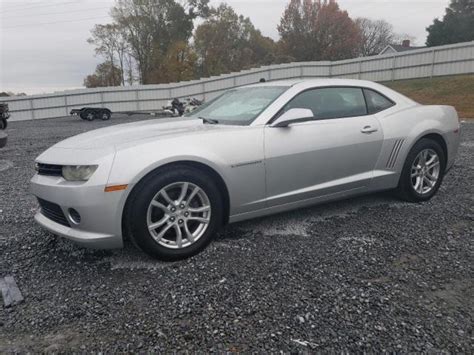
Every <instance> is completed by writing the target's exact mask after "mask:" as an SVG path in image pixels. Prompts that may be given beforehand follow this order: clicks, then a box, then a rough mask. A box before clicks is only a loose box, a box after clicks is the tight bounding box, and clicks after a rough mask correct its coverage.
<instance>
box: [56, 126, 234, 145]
mask: <svg viewBox="0 0 474 355" xmlns="http://www.w3.org/2000/svg"><path fill="white" fill-rule="evenodd" d="M224 127H226V126H223V125H208V124H203V122H202V121H201V120H197V119H190V118H172V119H152V120H147V121H140V122H133V123H127V124H121V125H116V126H111V127H107V128H101V129H97V130H94V131H90V132H86V133H82V134H79V135H77V136H74V137H71V138H68V139H66V140H64V141H62V142H59V143H58V144H56V145H55V146H54V147H55V148H65V149H104V148H115V149H117V148H119V147H120V146H125V145H127V144H128V143H131V142H137V141H145V140H147V139H154V138H170V137H172V136H176V135H179V136H182V135H187V134H196V133H198V132H204V131H210V130H219V129H222V128H224ZM227 127H229V126H227Z"/></svg>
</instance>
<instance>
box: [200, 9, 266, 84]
mask: <svg viewBox="0 0 474 355" xmlns="http://www.w3.org/2000/svg"><path fill="white" fill-rule="evenodd" d="M194 45H195V48H196V52H197V54H198V58H199V62H200V64H201V68H200V74H201V75H204V76H210V75H218V74H222V73H226V72H231V71H239V70H242V69H245V68H250V67H254V66H258V65H261V64H270V63H267V62H268V61H271V60H272V57H271V54H272V52H273V51H274V48H275V43H274V41H273V40H272V39H270V38H268V37H264V36H263V35H262V34H261V32H260V31H259V30H257V29H256V28H255V26H254V25H253V24H252V22H251V21H250V19H249V18H246V17H243V16H241V15H240V16H239V15H238V14H237V13H236V12H235V11H234V9H233V8H232V7H230V6H228V5H226V4H221V5H220V6H219V7H218V8H217V9H215V10H214V11H213V14H212V16H210V18H208V19H207V20H206V21H205V22H204V23H202V24H201V25H199V26H198V28H197V29H196V31H195V33H194Z"/></svg>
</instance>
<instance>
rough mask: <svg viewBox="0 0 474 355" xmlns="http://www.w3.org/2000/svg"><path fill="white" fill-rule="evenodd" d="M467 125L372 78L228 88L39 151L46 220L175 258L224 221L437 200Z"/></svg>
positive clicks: (80, 234) (35, 187) (88, 241)
mask: <svg viewBox="0 0 474 355" xmlns="http://www.w3.org/2000/svg"><path fill="white" fill-rule="evenodd" d="M459 137H460V125H459V120H458V116H457V113H456V111H455V110H454V108H452V107H449V106H423V105H420V104H418V103H416V102H414V101H412V100H410V99H409V98H407V97H405V96H403V95H401V94H399V93H397V92H395V91H393V90H391V89H389V88H387V87H385V86H382V85H380V84H376V83H373V82H369V81H359V80H344V79H317V80H299V81H280V82H271V83H261V84H256V85H250V86H245V87H240V88H236V89H232V90H229V91H227V92H225V93H224V94H223V95H221V96H219V97H217V98H215V99H214V100H212V101H210V102H209V103H207V104H205V105H203V106H202V107H200V108H199V109H198V110H196V111H194V112H193V113H191V114H189V115H188V116H187V117H183V118H173V119H154V120H147V121H141V122H136V123H130V124H122V125H118V126H113V127H108V128H102V129H98V130H95V131H92V132H88V133H83V134H80V135H78V136H75V137H72V138H69V139H66V140H64V141H62V142H60V143H58V144H56V145H54V146H53V147H51V148H50V149H48V150H47V151H46V152H44V153H43V154H41V155H40V156H39V157H38V158H37V160H36V170H37V174H36V175H35V176H34V177H33V178H32V180H31V191H32V193H33V194H34V195H35V196H36V197H37V198H38V201H39V205H40V210H39V212H38V213H37V214H36V216H35V219H36V221H37V222H38V223H39V224H40V225H41V226H43V227H44V228H46V229H48V230H49V231H51V232H52V233H54V234H57V235H60V236H63V237H66V238H69V239H71V240H73V241H75V242H78V243H80V244H82V245H84V246H87V247H94V248H118V247H122V245H123V239H124V238H129V239H130V240H132V241H133V242H134V244H135V245H137V246H138V247H139V248H141V249H142V250H143V251H145V252H146V253H149V254H150V255H152V256H154V257H157V258H160V259H165V260H176V259H181V258H186V257H189V256H192V255H194V254H196V253H198V252H199V251H201V250H202V249H203V248H205V247H206V245H208V243H209V242H210V241H211V239H212V237H213V236H214V234H215V233H216V231H217V230H218V229H219V228H220V227H221V226H223V225H225V224H227V223H233V222H237V221H243V220H246V219H250V218H255V217H260V216H265V215H269V214H274V213H278V212H283V211H288V210H291V209H296V208H301V207H305V206H310V205H314V204H317V203H321V202H326V201H329V200H337V199H343V198H348V197H350V196H354V195H359V194H363V193H369V192H374V191H380V190H391V189H393V190H395V191H396V192H397V193H398V195H399V196H400V197H402V198H403V199H405V200H409V201H414V202H417V201H426V200H429V199H430V198H431V197H433V195H434V194H435V193H436V192H437V190H438V188H439V186H440V184H441V182H442V180H443V176H444V174H445V173H446V171H447V170H448V169H450V168H451V167H452V166H453V163H454V159H455V156H456V153H457V150H458V146H459Z"/></svg>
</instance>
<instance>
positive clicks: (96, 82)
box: [84, 61, 122, 88]
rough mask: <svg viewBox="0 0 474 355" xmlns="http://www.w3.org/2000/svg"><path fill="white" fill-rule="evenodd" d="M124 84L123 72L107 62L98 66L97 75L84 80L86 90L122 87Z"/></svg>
mask: <svg viewBox="0 0 474 355" xmlns="http://www.w3.org/2000/svg"><path fill="white" fill-rule="evenodd" d="M121 83H122V71H121V70H120V68H118V67H117V66H114V65H113V64H112V63H111V62H109V61H106V62H104V63H101V64H99V65H98V66H97V68H96V70H95V73H94V74H91V75H88V76H87V77H86V78H85V79H84V86H85V87H86V88H96V87H105V86H120V84H121Z"/></svg>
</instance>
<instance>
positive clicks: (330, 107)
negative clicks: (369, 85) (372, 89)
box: [284, 88, 367, 120]
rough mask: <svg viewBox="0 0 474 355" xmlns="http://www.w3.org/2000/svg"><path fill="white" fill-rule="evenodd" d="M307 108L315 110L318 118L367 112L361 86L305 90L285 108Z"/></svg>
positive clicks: (361, 114)
mask: <svg viewBox="0 0 474 355" xmlns="http://www.w3.org/2000/svg"><path fill="white" fill-rule="evenodd" d="M292 108H306V109H310V110H311V111H313V115H314V118H315V119H317V120H323V119H329V118H341V117H354V116H364V115H366V114H367V107H366V105H365V100H364V95H363V93H362V89H359V88H321V89H313V90H308V91H305V92H303V93H301V94H299V95H298V96H296V97H295V98H294V99H293V100H291V101H290V102H289V103H288V104H287V105H286V106H285V108H284V111H288V110H289V109H292Z"/></svg>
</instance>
